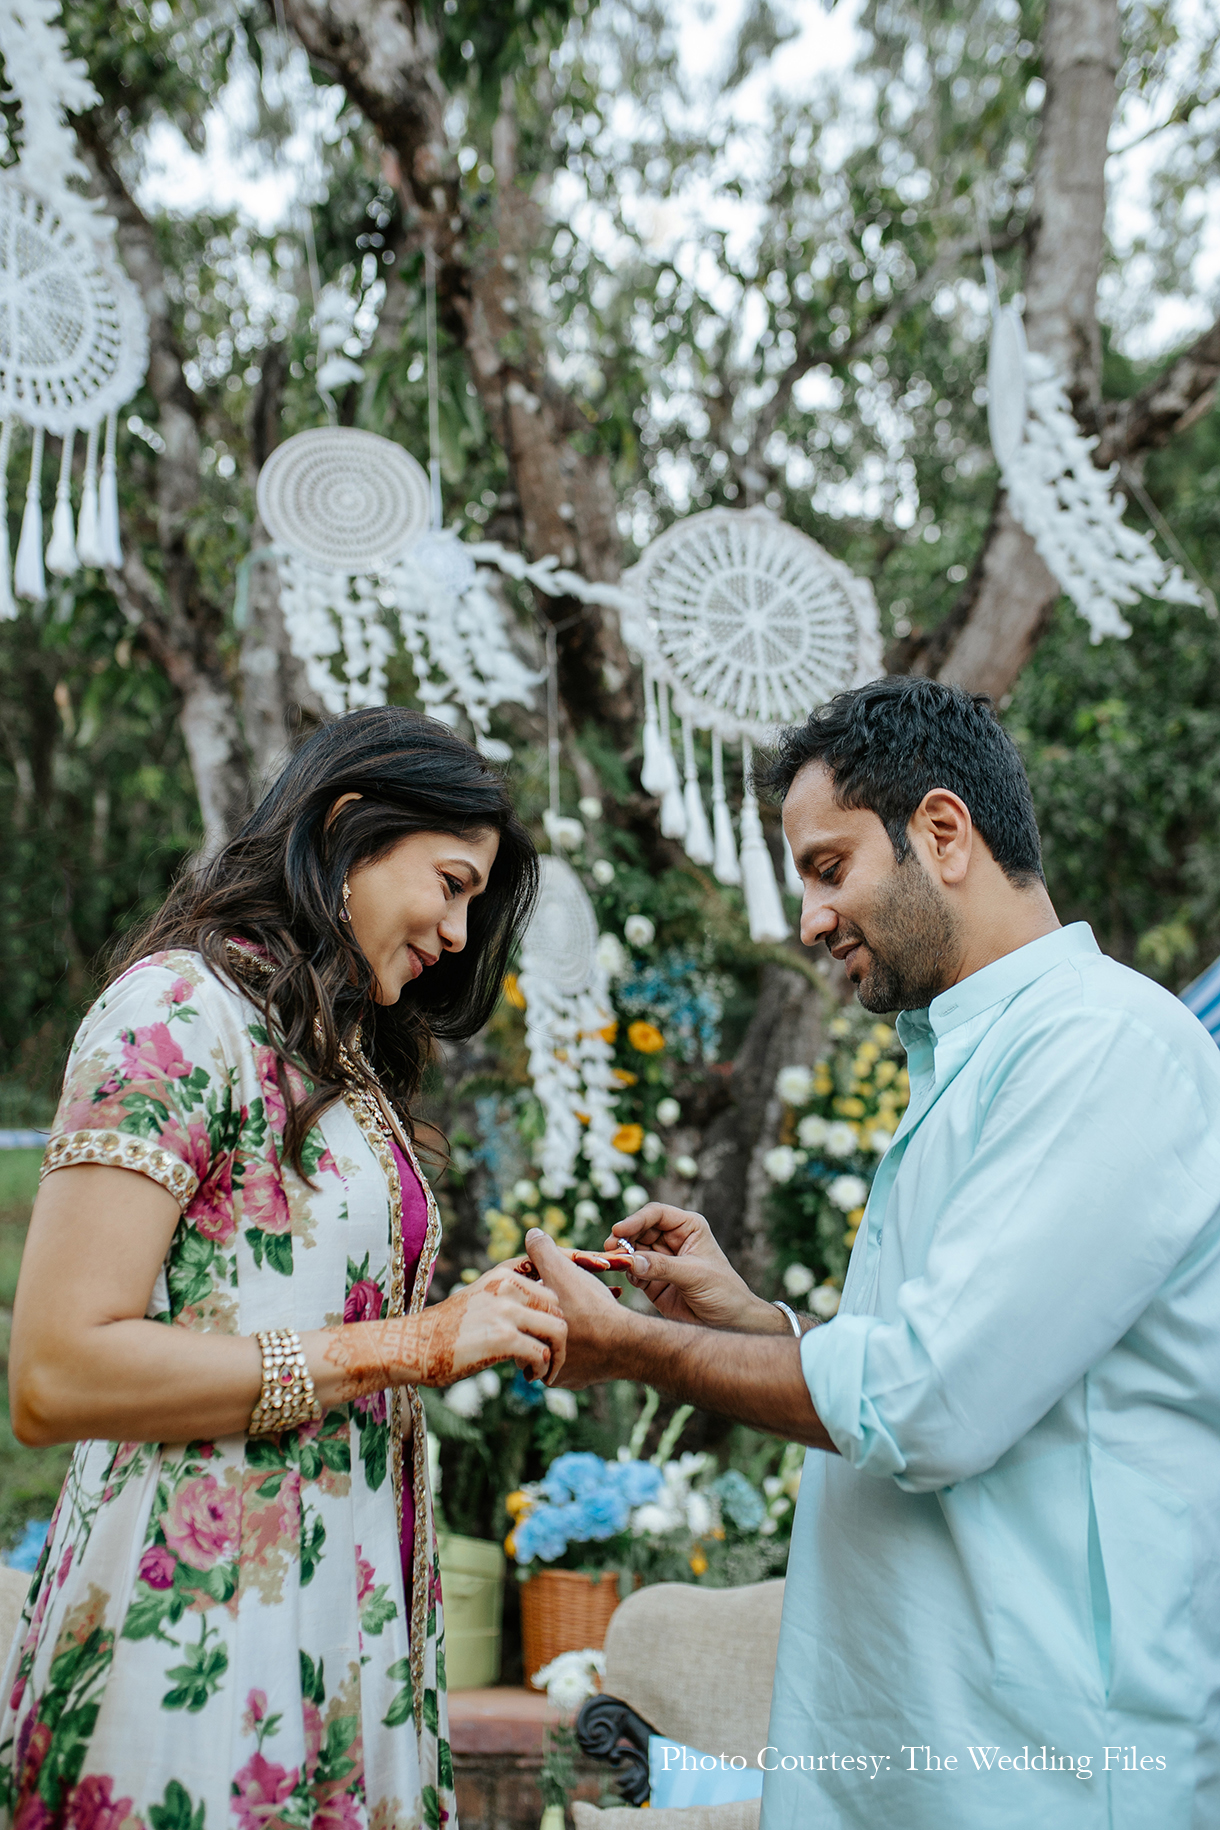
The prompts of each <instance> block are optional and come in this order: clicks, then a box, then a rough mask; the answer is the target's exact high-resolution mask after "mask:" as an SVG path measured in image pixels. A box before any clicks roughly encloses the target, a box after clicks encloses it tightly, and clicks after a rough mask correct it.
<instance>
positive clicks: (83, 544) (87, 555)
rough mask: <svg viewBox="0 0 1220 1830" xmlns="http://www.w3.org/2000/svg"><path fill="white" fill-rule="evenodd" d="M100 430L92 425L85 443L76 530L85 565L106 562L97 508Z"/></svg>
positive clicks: (77, 541)
mask: <svg viewBox="0 0 1220 1830" xmlns="http://www.w3.org/2000/svg"><path fill="white" fill-rule="evenodd" d="M100 431H101V426H100V425H94V426H90V428H89V438H88V442H87V443H86V445H85V481H84V484H83V486H82V488H81V493H80V524H79V526H78V527H77V530H76V556H77V558H78V559H79V560H80V562H81V564H82V565H83V566H100V565H104V564H105V563H106V561H105V555H104V554H103V552H102V536H101V529H100V527H99V525H98V510H97V441H98V434H99V433H100Z"/></svg>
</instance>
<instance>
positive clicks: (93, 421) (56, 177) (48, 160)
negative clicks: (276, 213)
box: [0, 0, 148, 619]
mask: <svg viewBox="0 0 1220 1830" xmlns="http://www.w3.org/2000/svg"><path fill="white" fill-rule="evenodd" d="M58 14H59V5H58V0H21V4H13V0H0V54H2V55H3V58H4V67H5V72H6V75H7V77H8V81H9V85H10V91H9V92H10V96H11V97H14V98H15V99H16V100H17V101H18V103H19V105H20V110H21V132H22V153H21V158H20V161H19V163H18V164H17V165H16V166H15V167H10V168H8V169H7V170H5V171H4V172H2V173H0V322H2V323H3V324H4V326H5V333H6V334H5V336H4V337H3V339H0V419H2V420H3V431H2V432H0V484H4V483H6V482H7V467H8V456H9V451H10V448H11V443H12V425H13V422H14V421H15V420H20V421H21V422H22V423H23V424H25V425H27V426H29V427H31V428H32V429H33V432H34V439H33V450H32V454H31V458H32V461H31V466H30V478H29V483H28V485H27V488H26V507H25V514H24V517H23V519H22V526H21V539H20V542H19V544H18V548H17V562H16V567H15V572H14V576H13V578H12V579H11V580H10V568H9V552H8V522H7V515H6V513H5V512H4V491H3V489H0V619H4V618H12V617H13V616H15V615H16V613H17V610H16V604H15V603H14V601H13V586H14V585H15V587H16V591H17V594H18V595H19V596H22V597H28V598H31V599H33V600H35V601H41V600H42V599H43V598H45V596H46V571H47V570H49V571H51V572H53V573H55V574H56V575H57V576H59V577H69V576H71V574H73V573H74V572H76V571H78V570H79V568H80V566H81V565H82V564H85V565H98V566H100V565H113V566H117V565H119V564H121V563H122V549H121V546H120V541H119V513H118V484H117V473H116V462H115V460H116V449H115V448H116V433H117V420H116V417H115V416H116V414H117V411H118V409H119V407H121V406H122V405H123V404H124V403H125V402H126V401H128V400H130V398H131V396H132V395H133V394H134V393H135V391H136V389H137V388H138V386H139V385H140V382H141V380H142V378H143V376H144V373H145V370H146V369H147V367H148V320H147V317H146V315H145V312H144V308H143V306H142V304H141V302H140V299H139V297H138V295H137V293H136V291H135V288H134V287H133V286H132V284H131V282H130V281H129V280H128V278H127V276H126V275H125V274H124V273H123V272H122V270H121V268H120V266H119V263H118V258H117V254H116V252H115V247H114V228H115V225H114V222H113V219H112V218H110V217H109V216H107V215H105V214H104V213H103V210H102V206H101V203H100V201H99V200H98V199H96V198H93V197H90V196H87V195H84V194H83V193H82V192H81V190H80V189H79V188H77V187H78V186H79V185H81V184H82V183H87V182H88V179H89V173H88V170H87V168H86V167H85V165H84V164H83V162H82V161H81V159H80V158H79V156H78V153H77V148H76V139H75V135H74V134H73V132H72V129H71V126H70V125H69V122H68V116H69V114H70V113H79V112H81V111H82V110H84V109H87V108H91V107H94V106H96V104H97V103H98V101H99V100H100V97H99V96H98V94H97V92H96V90H95V89H94V87H93V85H92V83H91V82H90V80H89V77H88V73H87V71H86V69H85V66H84V64H83V63H82V62H81V61H80V60H79V59H73V58H70V57H69V56H68V54H67V39H66V37H65V35H64V32H63V29H62V27H61V26H59V25H58V24H57V23H56V20H57V18H58ZM103 421H105V422H106V443H105V448H104V458H103V463H102V467H101V475H100V478H99V474H98V455H99V444H100V429H101V425H102V422H103ZM78 431H84V432H87V433H88V435H89V436H88V444H87V447H86V456H85V478H84V487H83V491H82V497H81V513H80V525H79V528H78V527H76V526H75V525H74V522H73V515H72V502H71V478H72V450H73V442H74V439H75V434H76V433H77V432H78ZM48 432H49V433H51V434H53V435H54V436H56V437H59V438H61V439H62V440H63V446H62V450H61V454H60V466H59V481H58V485H57V488H56V495H55V512H54V516H53V519H52V530H51V542H50V545H49V547H48V548H47V551H46V556H45V568H44V556H43V523H42V503H41V482H42V459H43V449H44V437H45V434H46V433H48Z"/></svg>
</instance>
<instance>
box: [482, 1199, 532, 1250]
mask: <svg viewBox="0 0 1220 1830" xmlns="http://www.w3.org/2000/svg"><path fill="white" fill-rule="evenodd" d="M483 1219H484V1221H485V1223H486V1226H487V1256H488V1257H489V1258H490V1259H491V1262H492V1263H493V1264H503V1263H504V1260H505V1259H506V1258H513V1257H515V1256H516V1254H517V1253H518V1252H519V1251H520V1250H521V1240H522V1238H523V1234H522V1232H521V1228H520V1227H519V1226H518V1224H517V1222H516V1221H515V1220H514V1219H513V1217H512V1215H511V1214H502V1213H501V1212H500V1210H499V1208H497V1207H489V1208H488V1210H487V1212H486V1213H485V1214H484V1215H483Z"/></svg>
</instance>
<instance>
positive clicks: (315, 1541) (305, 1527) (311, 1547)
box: [301, 1506, 326, 1588]
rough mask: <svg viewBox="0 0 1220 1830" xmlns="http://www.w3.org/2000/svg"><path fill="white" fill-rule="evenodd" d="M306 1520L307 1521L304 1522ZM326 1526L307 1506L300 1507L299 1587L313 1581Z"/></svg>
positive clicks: (320, 1554) (323, 1542)
mask: <svg viewBox="0 0 1220 1830" xmlns="http://www.w3.org/2000/svg"><path fill="white" fill-rule="evenodd" d="M306 1521H308V1523H306ZM325 1542H326V1527H325V1525H323V1523H322V1519H321V1516H320V1515H319V1514H318V1513H316V1512H311V1511H310V1510H309V1509H308V1508H307V1507H304V1506H302V1508H301V1587H302V1588H304V1587H305V1585H306V1583H307V1582H312V1581H313V1576H314V1571H315V1570H316V1569H317V1567H318V1564H319V1562H320V1561H321V1557H322V1546H323V1545H324V1544H325Z"/></svg>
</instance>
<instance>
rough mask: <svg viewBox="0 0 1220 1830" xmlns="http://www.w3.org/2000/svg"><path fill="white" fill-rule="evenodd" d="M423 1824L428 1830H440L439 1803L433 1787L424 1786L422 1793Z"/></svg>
mask: <svg viewBox="0 0 1220 1830" xmlns="http://www.w3.org/2000/svg"><path fill="white" fill-rule="evenodd" d="M423 1803H424V1823H425V1824H426V1825H427V1827H428V1830H441V1822H442V1819H441V1801H440V1798H439V1797H438V1796H437V1790H436V1787H435V1786H425V1787H424V1793H423Z"/></svg>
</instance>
